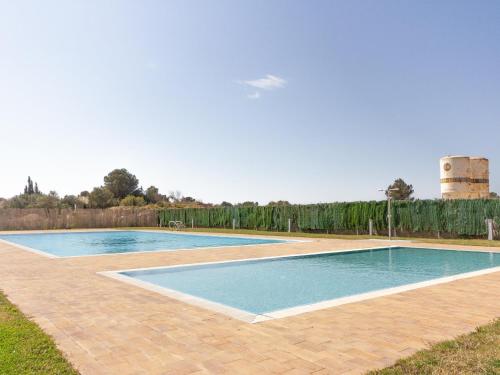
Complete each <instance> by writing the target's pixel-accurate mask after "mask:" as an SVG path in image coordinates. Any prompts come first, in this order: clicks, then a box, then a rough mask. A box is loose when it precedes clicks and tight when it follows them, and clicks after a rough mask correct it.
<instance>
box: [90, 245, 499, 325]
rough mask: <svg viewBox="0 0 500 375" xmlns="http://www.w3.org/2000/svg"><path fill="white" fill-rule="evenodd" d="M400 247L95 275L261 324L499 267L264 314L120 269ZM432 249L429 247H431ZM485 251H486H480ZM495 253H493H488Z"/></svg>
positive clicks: (482, 272)
mask: <svg viewBox="0 0 500 375" xmlns="http://www.w3.org/2000/svg"><path fill="white" fill-rule="evenodd" d="M399 247H401V246H397V245H395V246H383V247H373V248H360V249H348V250H335V251H327V252H324V251H323V252H315V253H306V254H303V253H302V254H291V255H280V256H271V257H262V258H245V259H236V260H227V261H214V262H203V263H189V264H178V265H173V266H158V267H144V268H129V269H123V270H115V271H104V272H98V274H101V275H104V276H107V277H111V278H114V279H117V280H120V281H124V282H126V283H128V284H133V285H135V286H139V287H142V288H144V289H148V290H152V291H156V292H158V293H160V294H163V295H165V296H168V297H170V298H174V299H177V300H180V301H182V302H186V303H190V304H192V305H196V306H198V307H203V308H206V309H208V310H212V311H215V312H218V313H221V314H224V315H227V316H230V317H232V318H235V319H238V320H241V321H244V322H246V323H261V322H265V321H269V320H274V319H281V318H286V317H291V316H295V315H300V314H304V313H307V312H312V311H317V310H323V309H327V308H330V307H335V306H340V305H345V304H349V303H354V302H360V301H365V300H369V299H374V298H378V297H383V296H388V295H392V294H398V293H402V292H406V291H410V290H415V289H420V288H425V287H428V286H433V285H439V284H445V283H449V282H452V281H455V280H460V279H466V278H471V277H476V276H481V275H486V274H489V273H494V272H499V271H500V267H492V268H486V269H482V270H478V271H472V272H466V273H461V274H457V275H453V276H447V277H441V278H438V279H432V280H427V281H422V282H418V283H413V284H406V285H401V286H397V287H393V288H386V289H381V290H376V291H373V292H367V293H361V294H356V295H353V296H347V297H341V298H335V299H332V300H326V301H321V302H318V303H313V304H308V305H300V306H295V307H291V308H287V309H281V310H275V311H271V312H266V313H265V314H253V313H250V312H247V311H244V310H240V309H238V308H234V307H231V306H227V305H224V304H221V303H217V302H213V301H209V300H206V299H203V298H200V297H195V296H192V295H190V294H187V293H183V292H179V291H176V290H173V289H169V288H165V287H161V286H158V285H156V284H152V283H148V282H145V281H142V280H138V279H136V278H133V277H130V276H125V275H123V274H122V272H135V271H147V270H156V269H172V268H181V267H195V266H204V265H216V264H227V263H237V262H247V261H261V260H271V259H280V258H293V257H301V256H310V255H321V254H336V253H348V252H356V251H365V250H366V251H369V250H381V249H387V248H399ZM422 249H431V248H422ZM432 249H434V250H448V251H462V250H454V249H439V248H432ZM432 249H431V250H432ZM479 252H486V253H488V252H487V251H479ZM491 253H495V252H491Z"/></svg>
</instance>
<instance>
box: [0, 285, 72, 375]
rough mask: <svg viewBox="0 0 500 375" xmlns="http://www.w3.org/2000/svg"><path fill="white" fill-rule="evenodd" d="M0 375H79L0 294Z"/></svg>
mask: <svg viewBox="0 0 500 375" xmlns="http://www.w3.org/2000/svg"><path fill="white" fill-rule="evenodd" d="M0 374H2V375H23V374H26V375H27V374H30V375H32V374H47V375H48V374H53V375H64V374H78V371H76V370H74V369H73V367H72V366H71V365H70V364H69V362H68V361H67V360H66V359H65V358H64V356H63V355H62V353H61V351H59V349H57V347H56V345H55V343H54V341H53V340H52V339H51V338H50V337H49V336H48V335H46V334H45V333H44V332H43V331H42V330H41V329H40V327H38V326H37V325H36V324H35V323H34V322H32V321H31V320H29V319H28V318H26V316H24V315H23V313H22V312H21V311H19V309H18V308H17V307H16V306H14V305H12V304H11V303H10V302H9V301H8V300H7V298H6V297H5V296H4V295H3V294H2V293H0Z"/></svg>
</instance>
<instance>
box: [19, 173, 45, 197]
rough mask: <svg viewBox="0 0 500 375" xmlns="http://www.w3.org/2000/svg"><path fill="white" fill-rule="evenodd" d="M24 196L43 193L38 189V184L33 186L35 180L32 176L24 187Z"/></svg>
mask: <svg viewBox="0 0 500 375" xmlns="http://www.w3.org/2000/svg"><path fill="white" fill-rule="evenodd" d="M23 194H24V195H32V194H37V195H38V194H42V192H41V191H40V190H39V189H38V184H37V183H36V182H35V185H34V186H33V180H32V179H31V177H30V176H28V183H27V184H26V185H25V186H24V192H23Z"/></svg>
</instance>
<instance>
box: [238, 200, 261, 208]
mask: <svg viewBox="0 0 500 375" xmlns="http://www.w3.org/2000/svg"><path fill="white" fill-rule="evenodd" d="M258 205H259V202H252V201H245V202H242V203H238V204H237V205H236V206H237V207H251V206H258Z"/></svg>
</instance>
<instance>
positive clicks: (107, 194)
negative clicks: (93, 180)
mask: <svg viewBox="0 0 500 375" xmlns="http://www.w3.org/2000/svg"><path fill="white" fill-rule="evenodd" d="M115 203H116V201H115V199H114V196H113V193H112V192H111V191H110V190H109V189H108V188H106V187H104V186H101V187H96V188H94V190H92V192H91V193H90V195H89V205H90V207H92V208H107V207H111V206H113V205H114V204H115Z"/></svg>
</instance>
